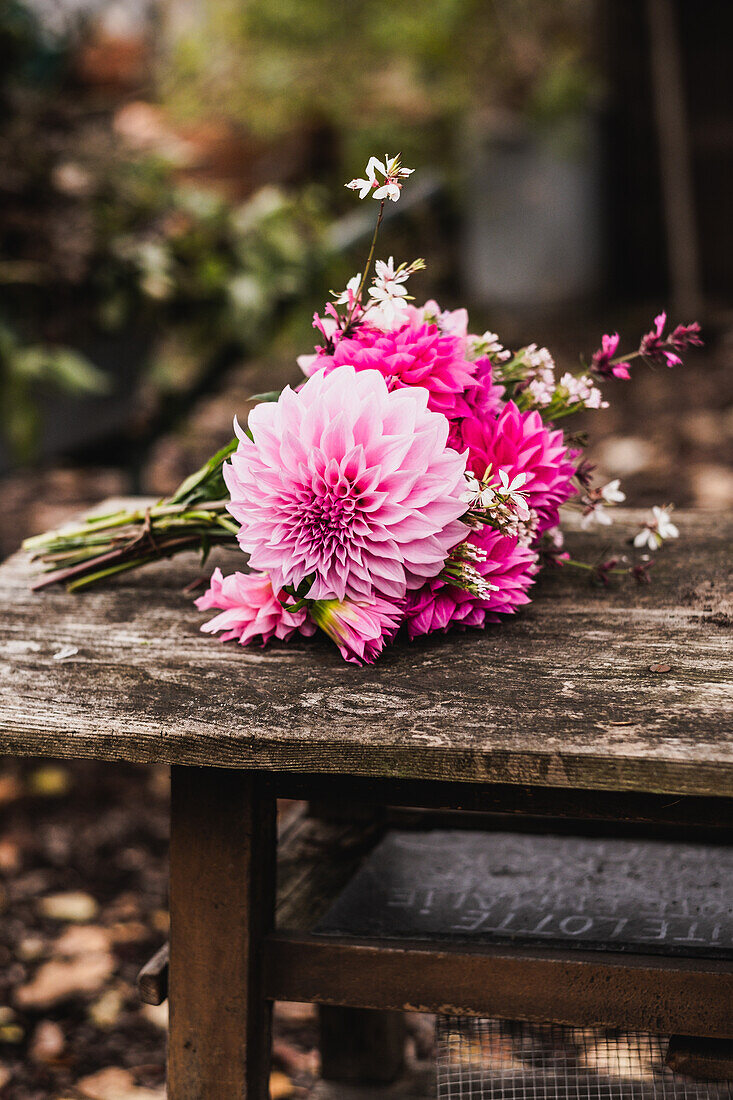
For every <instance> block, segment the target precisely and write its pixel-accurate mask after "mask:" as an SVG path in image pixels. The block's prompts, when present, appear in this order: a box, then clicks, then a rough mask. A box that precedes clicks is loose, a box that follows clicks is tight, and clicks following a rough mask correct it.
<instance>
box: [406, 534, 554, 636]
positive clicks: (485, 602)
mask: <svg viewBox="0 0 733 1100" xmlns="http://www.w3.org/2000/svg"><path fill="white" fill-rule="evenodd" d="M468 542H469V543H470V544H471V545H472V546H475V547H476V548H477V549H478V550H479V551H483V553H484V554H485V558H484V560H482V561H478V562H477V563H476V565H475V568H476V570H477V571H478V572H479V573H480V574H481V576H482V577H484V578H485V579H486V580H487V581H488V582H489V583H490V584H492V585H495V586H496V590H495V591H492V592H490V593H489V595H488V596H486V597H485V598H480V597H479V596H474V595H472V594H471V593H470V592H466V591H465V590H464V589H462V588H454V587H453V585H451V584H447V583H446V582H445V581H441V580H438V579H437V578H436V579H433V580H431V581H428V582H427V583H426V584H424V585H423V587H422V588H420V589H418V591H417V592H408V594H407V601H406V606H405V621H406V623H407V633H408V635H409V637H410V638H416V637H417V636H418V635H419V634H430V633H431V632H432V631H434V630H442V631H446V630H448V629H449V628H450V627H457V628H458V629H461V628H464V627H467V626H484V625H485V623H486V622H487V621H488V622H492V621H496V616H497V613H502V614H505V615H507V614H511V613H512V612H514V611H516V610H517V608H518V607H520V606H521V605H522V604H526V603H529V596H528V595H527V589H528V588H529V587H530V586H531V585H532V584H533V583H534V578H535V574H536V572H537V565H536V562H537V555H536V554H535V553H534V552H533V551H532V550H530V549H528V547H526V546H521V545H520V544H519V543H518V542H517V540H516V539H513V538H508V537H507V536H505V535H501V534H499V532H498V531H494V530H492V529H491V528H490V527H483V528H482V529H481V530H479V531H475V532H473V533H472V534H471V536H470V537H469V539H468Z"/></svg>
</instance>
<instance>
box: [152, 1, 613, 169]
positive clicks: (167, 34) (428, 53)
mask: <svg viewBox="0 0 733 1100" xmlns="http://www.w3.org/2000/svg"><path fill="white" fill-rule="evenodd" d="M592 8H593V6H592V5H589V4H587V3H583V0H558V2H555V3H547V2H539V3H538V2H536V0H489V2H485V0H483V2H482V0H437V2H436V3H432V4H431V5H430V15H429V18H426V13H425V10H424V9H422V8H421V7H420V5H419V4H414V3H411V2H410V0H356V2H355V3H351V4H349V6H348V10H347V11H345V10H344V6H343V4H341V3H339V2H338V0H312V2H311V3H309V4H308V5H307V7H304V6H303V5H302V4H299V3H298V0H282V2H280V3H277V4H273V3H271V2H270V0H250V2H249V3H247V4H239V3H236V2H235V0H203V2H202V3H201V4H198V5H195V6H194V5H185V4H171V5H168V6H167V7H166V9H165V17H164V23H163V32H162V33H163V43H164V45H163V50H162V55H161V58H160V62H159V72H160V86H161V89H162V93H163V95H164V97H165V99H166V101H167V102H168V103H169V104H170V105H171V106H172V107H173V109H174V110H176V111H177V112H179V113H180V114H181V115H183V116H185V117H191V116H193V117H196V116H200V115H201V114H202V112H203V113H210V112H211V111H212V110H213V111H216V110H217V109H218V104H220V103H221V98H222V96H223V95H226V97H227V103H228V109H229V111H230V112H231V113H232V115H233V116H235V117H238V118H239V119H241V120H242V121H243V122H244V123H245V125H246V126H247V127H248V128H249V129H251V130H252V131H253V132H255V133H257V134H260V135H266V136H270V135H272V134H288V133H290V132H292V130H293V129H294V128H298V127H302V126H307V127H311V126H312V125H313V123H314V120H318V121H319V122H320V123H321V125H322V126H323V127H324V128H325V129H328V130H329V131H330V133H331V134H332V135H333V136H334V138H335V140H336V141H337V142H338V156H337V157H336V158H333V159H332V162H331V164H330V165H328V164H326V166H325V167H326V169H327V170H328V168H329V167H331V168H332V169H336V170H337V172H338V175H337V177H336V180H337V181H340V180H341V177H342V176H343V175H344V173H345V172H346V173H347V174H348V172H349V167H350V166H351V167H353V165H355V164H358V163H360V162H361V161H362V160H364V161H366V160H367V159H368V157H369V155H370V154H371V153H372V152H373V151H374V149H381V148H383V147H384V148H390V149H392V148H400V149H403V150H405V151H407V150H408V149H409V153H410V158H411V160H410V163H413V162H416V163H420V164H441V165H443V166H445V167H448V166H449V165H450V164H451V163H452V162H455V158H456V157H457V156H458V154H459V151H460V142H461V131H462V129H463V127H464V124H465V121H466V117H467V116H472V115H475V114H477V113H482V112H486V111H489V112H491V113H493V114H499V113H500V112H506V113H511V114H512V115H515V116H517V117H519V118H521V119H522V120H524V121H525V122H526V123H527V124H528V125H530V126H533V127H539V128H541V127H542V126H548V125H550V124H551V123H553V122H554V121H555V120H557V119H558V118H562V120H563V121H564V122H566V121H567V120H568V118H569V116H572V115H574V114H578V113H579V112H582V111H583V110H585V109H586V108H587V106H588V103H589V102H590V101H591V99H592V98H593V97H594V96H596V95H597V94H598V91H599V79H598V73H597V69H596V68H595V67H594V66H593V65H592V63H591V53H592V51H591V49H590V40H591V39H590V29H591V26H592V22H593V12H592ZM292 93H294V95H293V94H292ZM294 100H295V101H294ZM334 182H336V181H334Z"/></svg>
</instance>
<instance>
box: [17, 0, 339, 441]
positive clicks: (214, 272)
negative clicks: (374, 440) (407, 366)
mask: <svg viewBox="0 0 733 1100" xmlns="http://www.w3.org/2000/svg"><path fill="white" fill-rule="evenodd" d="M72 45H73V44H72V43H67V44H66V47H68V48H71V46H72ZM64 49H65V45H64V43H63V42H62V41H60V40H59V39H51V38H49V37H48V36H47V35H45V34H44V33H43V32H42V31H41V29H40V27H39V26H38V24H37V23H35V22H34V20H33V18H32V16H31V15H30V13H29V12H28V11H27V10H26V9H24V8H23V7H22V6H21V5H20V4H19V3H16V2H15V0H9V2H8V3H7V5H2V6H1V7H0V62H2V63H3V64H2V65H1V66H0V103H2V105H3V113H2V118H0V287H1V288H2V313H3V319H4V320H3V327H2V328H1V329H0V434H1V435H2V436H4V438H5V441H6V443H7V444H8V446H9V448H10V449H11V450H12V452H13V453H14V455H15V456H16V458H18V459H21V460H23V461H28V460H29V459H31V458H32V457H33V450H34V442H35V441H37V438H38V432H39V413H38V399H39V398H40V397H41V396H42V395H43V394H44V393H45V392H46V390H47V389H48V386H49V385H50V384H53V385H55V386H56V387H57V388H61V389H63V390H64V391H65V392H71V393H74V394H82V393H92V392H94V393H99V392H101V390H102V383H103V381H104V380H105V375H104V374H103V373H100V371H99V370H95V368H94V367H93V366H92V364H91V363H90V362H89V357H90V356H91V357H92V358H95V356H96V355H97V354H103V355H104V354H106V352H110V362H109V363H105V362H102V361H99V362H98V366H100V367H104V368H107V367H109V369H114V370H117V369H118V366H119V365H120V360H121V359H124V357H125V355H128V357H129V355H138V356H139V355H140V353H141V350H142V351H145V349H148V350H147V352H145V354H146V358H147V359H148V360H149V361H148V362H147V363H142V364H140V363H138V364H135V365H134V367H133V369H131V370H128V369H127V368H125V375H124V376H125V382H124V383H120V381H119V379H115V378H111V377H106V381H107V384H108V388H111V389H112V390H113V391H114V389H115V387H116V386H119V385H120V384H122V386H123V387H125V386H129V383H130V379H133V380H136V381H137V382H142V383H143V384H144V386H145V400H146V403H147V405H148V407H149V409H150V407H151V406H153V407H154V406H155V403H156V402H158V403H160V402H161V401H162V400H163V399H164V396H165V394H166V393H170V392H177V393H185V392H186V391H187V389H188V388H192V387H193V386H195V384H196V382H197V380H198V378H199V376H201V374H202V373H203V372H205V371H206V369H207V368H208V366H209V364H211V363H212V362H216V360H217V356H218V355H219V353H220V351H221V349H224V348H232V347H234V348H238V349H241V350H242V351H246V350H248V349H251V348H252V347H254V346H255V345H256V344H257V343H258V342H260V341H261V340H262V338H263V336H264V335H266V334H268V332H269V329H268V326H269V325H271V323H272V321H273V318H274V317H275V315H276V313H277V311H278V310H279V309H280V308H281V307H282V305H283V303H285V302H287V301H288V300H290V299H292V298H294V297H296V296H297V295H298V294H299V293H301V292H302V290H303V288H304V286H305V285H307V283H308V282H309V280H310V277H311V274H312V272H313V271H314V269H319V268H320V264H321V257H322V253H323V244H322V218H321V215H320V213H319V206H318V202H317V199H316V198H315V197H314V194H313V193H303V194H296V195H288V194H286V193H285V192H283V191H280V190H278V189H276V188H264V189H262V190H261V191H260V192H259V193H257V194H255V195H254V196H252V197H251V198H249V199H247V200H246V201H244V202H242V203H239V204H235V203H232V202H230V201H228V200H226V199H225V198H223V197H221V196H220V195H219V194H217V193H215V192H213V191H211V190H204V189H202V188H200V187H196V186H194V185H192V184H190V183H187V182H185V181H183V180H182V179H181V178H180V175H179V174H178V173H177V172H176V169H175V166H174V165H172V164H171V163H169V162H167V161H166V160H165V159H163V157H161V156H154V155H149V154H146V155H141V154H133V153H132V152H130V151H129V150H127V149H125V148H124V147H123V146H122V145H121V143H120V142H119V139H118V138H117V137H116V135H115V133H114V130H113V126H112V115H111V113H110V112H109V111H100V109H99V106H98V104H96V103H94V102H92V103H91V104H90V105H88V106H87V105H85V104H84V102H83V100H81V99H80V97H79V93H78V89H77V88H76V87H75V86H74V85H73V82H71V81H69V80H68V79H67V65H66V55H65V53H64ZM131 336H132V337H133V339H132V340H130V337H131ZM126 342H128V343H129V346H130V350H129V351H128V352H125V350H124V349H125V346H126ZM104 349H106V352H105V350H104ZM110 349H111V350H110ZM133 349H134V350H133ZM122 365H123V366H124V364H122ZM123 396H125V397H127V396H129V395H128V394H125V395H123Z"/></svg>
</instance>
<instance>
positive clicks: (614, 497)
mask: <svg viewBox="0 0 733 1100" xmlns="http://www.w3.org/2000/svg"><path fill="white" fill-rule="evenodd" d="M601 496H602V497H603V499H604V500H605V501H606V503H607V504H621V503H622V502H623V501H624V500H626V493H624V492H622V491H621V479H620V478H617V477H616V478H614V479H613V481H609V482H608V484H607V485H604V486H603V488H602V489H601Z"/></svg>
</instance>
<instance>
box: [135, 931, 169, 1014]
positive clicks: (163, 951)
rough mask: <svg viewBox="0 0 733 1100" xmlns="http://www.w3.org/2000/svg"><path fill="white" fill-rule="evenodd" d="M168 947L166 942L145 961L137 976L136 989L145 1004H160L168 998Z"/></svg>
mask: <svg viewBox="0 0 733 1100" xmlns="http://www.w3.org/2000/svg"><path fill="white" fill-rule="evenodd" d="M169 961H170V947H169V945H168V944H167V943H164V944H163V946H162V947H161V948H160V949H159V950H158V951H156V952H155V954H154V955H153V957H152V958H151V959H148V961H147V962H146V963H145V966H144V967H143V968H142V970H141V971H140V973H139V974H138V976H137V991H138V994H139V996H140V1000H141V1001H142V1002H143V1004H146V1005H162V1004H163V1001H167V1000H168V972H169V968H168V964H169Z"/></svg>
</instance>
